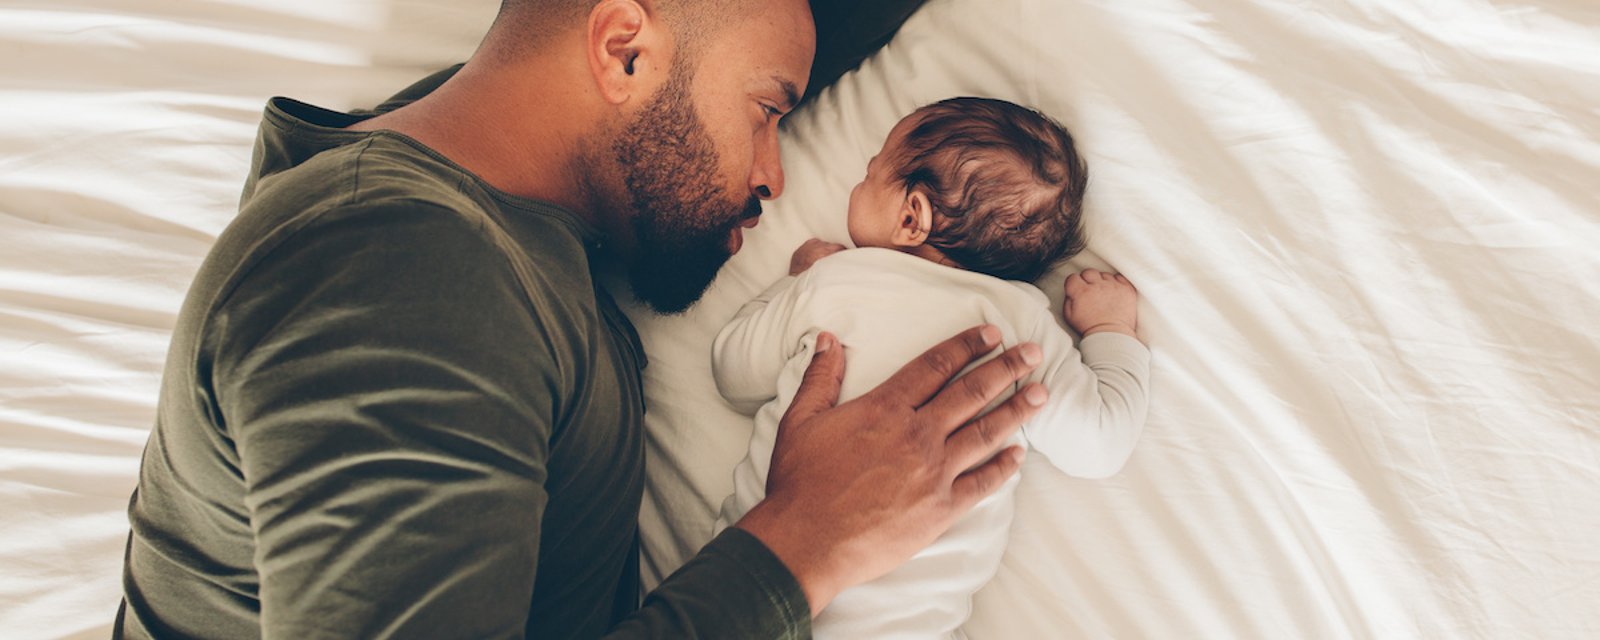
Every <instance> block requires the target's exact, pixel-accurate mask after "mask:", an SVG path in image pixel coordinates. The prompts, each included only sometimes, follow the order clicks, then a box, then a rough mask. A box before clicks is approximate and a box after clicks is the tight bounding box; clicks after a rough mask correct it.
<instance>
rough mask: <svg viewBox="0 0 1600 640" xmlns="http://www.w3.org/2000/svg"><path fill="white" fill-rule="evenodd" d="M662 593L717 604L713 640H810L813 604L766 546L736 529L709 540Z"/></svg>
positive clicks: (725, 531) (675, 575)
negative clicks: (718, 615) (688, 594)
mask: <svg viewBox="0 0 1600 640" xmlns="http://www.w3.org/2000/svg"><path fill="white" fill-rule="evenodd" d="M661 588H662V589H666V590H670V591H675V592H679V593H684V592H691V593H699V594H701V595H702V597H706V598H708V599H715V600H716V609H718V610H720V612H721V613H722V617H723V620H722V621H721V623H720V624H717V625H716V626H719V627H722V628H721V629H719V630H718V633H715V634H713V635H715V636H716V637H728V638H774V639H781V640H803V639H806V638H810V637H811V604H810V603H809V602H808V601H807V600H806V594H805V591H803V590H802V589H801V588H800V582H799V581H797V580H795V577H794V574H793V573H791V572H790V571H789V568H788V567H787V566H785V565H784V564H783V561H782V560H779V559H778V556H776V555H774V554H773V553H772V551H771V550H770V549H768V548H767V545H766V544H764V543H762V542H761V540H760V539H758V538H756V537H755V536H753V535H751V534H750V532H748V531H745V530H743V529H740V528H738V527H729V528H727V529H725V530H724V531H723V532H722V533H721V534H719V535H718V536H717V537H716V538H713V539H712V540H711V542H709V543H707V544H706V546H705V547H703V548H701V549H700V553H699V554H697V555H696V556H695V557H694V558H693V559H691V560H690V561H689V563H688V564H685V565H684V566H683V567H682V568H681V569H678V571H677V572H676V573H674V574H673V575H672V577H670V578H668V579H667V580H666V582H664V583H662V586H661ZM660 590H661V589H658V592H659V591H660Z"/></svg>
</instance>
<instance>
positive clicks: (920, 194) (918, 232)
mask: <svg viewBox="0 0 1600 640" xmlns="http://www.w3.org/2000/svg"><path fill="white" fill-rule="evenodd" d="M898 216H899V217H898V218H896V219H895V226H894V235H893V237H891V238H890V239H891V240H893V241H894V244H895V246H897V247H919V246H922V243H924V242H927V241H928V234H929V233H931V232H932V231H933V206H932V205H931V203H929V202H928V194H927V193H926V192H924V191H922V190H921V189H911V190H910V191H907V192H906V197H905V200H904V201H902V202H901V204H900V213H899V214H898Z"/></svg>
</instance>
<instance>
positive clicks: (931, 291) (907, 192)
mask: <svg viewBox="0 0 1600 640" xmlns="http://www.w3.org/2000/svg"><path fill="white" fill-rule="evenodd" d="M1087 177H1088V173H1087V168H1086V167H1085V166H1084V164H1083V161H1082V160H1081V159H1080V158H1079V157H1078V155H1077V152H1076V150H1075V149H1074V148H1073V144H1072V136H1071V135H1069V134H1068V133H1067V132H1066V131H1065V130H1064V129H1062V127H1061V126H1060V125H1059V124H1057V123H1055V122H1054V121H1052V120H1050V119H1049V118H1047V117H1045V116H1044V115H1041V114H1039V113H1038V112H1035V111H1033V110H1030V109H1026V108H1023V107H1020V106H1017V105H1015V104H1011V103H1009V102H1005V101H1001V100H989V99H981V98H955V99H951V100H945V101H943V102H939V103H937V104H933V105H929V106H926V107H923V108H921V109H918V110H917V111H915V112H913V113H912V114H911V115H909V116H907V117H906V118H905V119H903V120H901V121H900V122H899V124H897V125H895V127H894V129H893V130H892V131H890V132H889V137H888V139H887V140H886V141H885V142H884V145H883V149H882V150H881V151H879V152H878V155H877V156H875V157H873V158H872V160H871V161H870V162H869V163H868V164H867V175H866V178H865V179H863V180H862V181H861V183H860V184H858V185H856V187H855V190H854V191H851V193H850V208H849V209H850V210H849V231H850V240H851V241H852V242H854V243H855V245H856V246H857V247H861V248H859V249H854V250H848V251H841V250H842V249H843V247H841V246H839V245H830V244H828V243H824V242H821V241H818V240H811V241H808V242H807V243H806V244H805V245H803V246H801V247H800V249H799V250H797V251H796V252H795V254H794V256H793V260H792V261H791V263H790V275H789V276H788V277H785V278H783V279H781V280H779V281H778V282H777V283H776V284H774V285H773V286H772V287H771V288H769V289H768V290H767V291H766V292H765V293H763V294H761V296H759V297H757V298H756V299H755V300H753V301H751V302H750V303H748V304H746V305H745V306H744V307H743V308H742V309H740V310H739V313H738V315H737V316H735V317H734V319H733V321H732V322H730V323H729V324H728V326H727V327H726V328H724V329H723V330H722V332H721V333H720V334H719V335H718V336H717V339H716V342H715V344H714V347H713V356H712V357H713V360H712V362H713V368H714V371H715V374H716V380H717V387H718V389H719V390H721V392H722V395H723V396H724V397H725V398H727V399H728V401H729V402H730V403H732V404H733V406H734V407H735V408H738V409H740V410H741V411H746V412H748V413H752V414H753V415H754V416H755V434H754V436H753V437H752V439H751V442H750V454H749V456H748V457H746V458H745V460H744V461H743V462H741V463H740V464H739V467H738V468H737V470H736V471H735V472H734V493H733V495H732V496H731V497H729V498H728V499H727V500H726V501H725V502H724V503H723V506H722V517H721V518H720V519H719V522H718V527H717V528H718V530H721V528H723V527H725V526H727V524H728V523H732V522H735V521H737V520H738V519H739V518H740V517H741V516H743V515H744V514H745V512H747V511H749V510H750V508H751V507H754V506H755V504H756V503H757V502H759V501H760V500H761V499H762V497H763V495H764V493H765V492H764V489H765V487H766V478H767V468H768V463H769V460H770V458H771V456H772V445H773V441H774V439H775V438H776V435H777V429H778V420H779V418H781V417H782V416H783V413H784V411H785V410H786V409H787V408H788V406H789V402H790V400H791V399H793V397H794V393H795V390H796V389H797V388H798V387H799V384H800V379H801V376H802V374H803V373H804V372H805V369H806V366H807V364H808V363H810V361H811V354H812V346H813V344H814V341H815V339H816V336H817V334H818V333H820V332H822V331H823V330H827V331H830V332H832V333H834V334H835V335H837V336H838V337H839V340H840V343H841V344H844V345H845V346H846V347H847V348H849V351H848V353H849V359H848V360H849V362H848V364H847V365H846V367H845V377H844V383H843V389H842V392H841V395H840V401H841V402H842V401H845V400H849V399H851V398H853V397H856V396H858V395H861V394H862V393H865V392H867V391H869V390H871V389H872V388H873V387H874V386H876V385H878V384H879V383H881V382H883V381H884V380H886V379H888V377H889V376H890V375H891V374H893V373H894V372H895V370H897V369H898V368H899V367H900V366H901V365H902V364H904V363H905V362H908V361H910V360H911V359H913V358H914V357H916V356H917V355H918V354H920V353H922V351H923V350H925V349H927V348H928V347H930V346H932V345H933V344H935V343H937V342H939V341H940V340H942V339H944V338H946V337H949V336H951V335H954V334H956V333H958V332H960V331H961V330H963V329H966V328H969V327H972V326H975V325H978V324H984V323H988V324H992V325H994V326H996V327H998V328H999V329H1000V331H1001V334H1002V336H1003V346H1004V347H1011V346H1015V345H1017V344H1019V343H1022V342H1034V343H1037V344H1038V345H1039V346H1040V347H1041V349H1042V350H1043V353H1044V360H1043V362H1041V363H1040V364H1039V365H1038V367H1037V368H1035V369H1034V371H1033V373H1031V374H1030V375H1029V376H1028V377H1027V378H1025V379H1023V380H1022V381H1020V382H1018V383H1017V386H1018V388H1020V387H1021V386H1022V385H1025V384H1028V383H1032V382H1038V383H1041V384H1043V385H1044V386H1045V388H1047V389H1048V390H1049V392H1050V400H1049V402H1048V403H1047V404H1046V406H1045V407H1043V409H1042V410H1041V411H1040V412H1039V413H1038V414H1037V415H1036V416H1035V417H1034V418H1033V419H1032V420H1030V421H1029V422H1028V423H1027V424H1025V425H1024V426H1023V428H1022V431H1021V433H1019V434H1018V436H1017V437H1015V438H1014V439H1013V443H1015V444H1021V445H1022V446H1025V447H1028V448H1031V449H1033V450H1035V451H1037V452H1039V453H1042V454H1044V456H1045V457H1046V458H1048V459H1049V461H1050V462H1051V463H1052V464H1053V465H1054V466H1055V467H1057V468H1058V469H1060V470H1062V471H1064V472H1066V473H1068V474H1070V475H1074V476H1079V477H1084V478H1104V477H1107V476H1110V475H1112V474H1114V473H1116V472H1117V471H1118V470H1119V469H1121V468H1122V465H1123V463H1124V462H1125V461H1126V460H1127V459H1128V456H1129V455H1130V454H1131V453H1132V452H1133V447H1134V444H1135V442H1136V441H1137V440H1138V438H1139V432H1140V431H1141V430H1142V428H1143V425H1144V419H1145V411H1146V407H1147V401H1146V388H1147V385H1148V378H1149V363H1150V351H1149V350H1148V349H1146V348H1145V346H1144V344H1143V343H1141V342H1140V341H1139V340H1138V337H1137V336H1136V334H1135V329H1136V327H1137V322H1136V320H1137V318H1136V309H1137V301H1138V294H1137V292H1135V290H1134V288H1133V285H1132V284H1130V283H1129V282H1128V280H1127V279H1126V278H1124V277H1122V276H1121V275H1112V274H1107V273H1101V272H1099V271H1095V270H1093V269H1090V270H1086V271H1083V272H1082V273H1078V274H1073V275H1071V276H1069V277H1068V278H1067V280H1066V284H1065V293H1066V304H1065V308H1064V309H1063V315H1064V317H1065V320H1066V322H1067V324H1069V325H1071V326H1072V328H1073V329H1075V330H1076V331H1078V332H1079V333H1080V334H1082V336H1083V339H1082V341H1081V343H1080V344H1079V346H1078V348H1074V347H1073V341H1072V337H1071V336H1069V335H1068V334H1067V332H1065V331H1063V330H1062V329H1061V328H1060V326H1059V325H1057V324H1056V318H1055V313H1054V312H1053V311H1052V310H1051V309H1050V308H1049V307H1050V304H1049V301H1048V299H1047V298H1046V297H1045V295H1044V293H1043V292H1041V291H1039V290H1038V289H1036V288H1034V287H1033V286H1032V285H1030V284H1026V283H1027V282H1028V281H1032V280H1035V279H1037V278H1038V277H1040V276H1041V275H1042V274H1043V273H1044V272H1045V271H1046V270H1048V269H1049V268H1050V267H1051V266H1053V265H1054V264H1057V263H1059V262H1060V261H1062V260H1065V259H1066V258H1068V257H1071V256H1072V255H1073V254H1075V253H1077V252H1078V251H1079V250H1081V249H1082V248H1083V245H1084V240H1083V235H1082V232H1081V228H1080V217H1081V211H1082V202H1083V193H1084V189H1085V185H1086V182H1087ZM1079 349H1081V350H1082V355H1081V357H1080V355H1079ZM997 352H998V350H997ZM840 445H841V446H849V443H840ZM1016 483H1017V478H1016V477H1013V478H1012V479H1011V480H1010V481H1009V482H1008V483H1007V484H1006V485H1005V487H1004V488H1002V489H1001V490H1000V491H998V492H996V493H995V494H994V495H992V496H990V497H989V498H987V499H985V500H984V501H983V502H981V503H980V504H979V505H978V506H977V507H976V508H975V509H973V510H972V512H970V513H969V514H967V515H966V516H964V517H963V518H962V519H961V520H959V521H958V522H957V523H956V524H955V526H954V527H952V528H951V529H950V530H949V532H948V533H946V534H945V535H943V536H942V537H940V538H939V539H938V540H937V541H936V542H934V544H933V545H932V546H930V547H928V548H927V549H926V550H924V551H922V552H921V553H919V554H917V555H916V556H915V557H913V558H912V559H911V560H910V561H908V562H907V563H906V564H904V565H902V566H901V567H900V568H898V569H896V570H894V571H893V572H890V573H889V574H887V575H885V576H883V577H882V578H879V579H877V580H874V581H872V582H869V583H867V584H864V585H860V586H858V587H855V588H852V589H849V590H846V591H844V592H843V593H841V594H840V595H839V596H838V597H837V598H835V599H834V600H833V602H832V603H831V604H829V605H828V607H827V608H826V609H825V610H823V612H822V613H821V615H820V616H818V617H817V619H816V621H815V625H814V633H815V635H816V637H818V638H823V639H828V638H863V639H881V638H944V637H960V631H959V628H960V626H961V624H962V623H963V622H964V621H965V620H966V619H967V618H968V616H969V613H970V610H971V602H972V595H973V594H974V593H976V592H977V591H978V589H979V588H980V587H982V586H983V585H984V583H986V582H988V581H989V579H990V578H992V577H993V576H994V574H995V572H996V571H997V570H998V568H999V565H1000V556H1001V552H1002V551H1003V550H1004V547H1005V543H1006V537H1007V531H1008V529H1009V528H1010V526H1011V519H1012V513H1013V498H1014V494H1015V491H1016Z"/></svg>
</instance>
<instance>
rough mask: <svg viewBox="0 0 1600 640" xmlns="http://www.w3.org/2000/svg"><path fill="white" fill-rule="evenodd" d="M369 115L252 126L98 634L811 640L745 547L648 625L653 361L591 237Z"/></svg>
mask: <svg viewBox="0 0 1600 640" xmlns="http://www.w3.org/2000/svg"><path fill="white" fill-rule="evenodd" d="M441 79H442V78H439V77H436V78H435V79H434V82H432V83H430V84H428V85H425V86H420V87H416V88H413V90H411V92H412V95H409V96H407V95H402V96H400V97H399V98H398V99H396V100H392V101H390V102H389V103H386V105H385V107H383V108H396V107H398V106H399V105H402V104H404V103H405V102H406V101H407V100H409V99H414V98H415V97H417V94H420V93H425V92H426V91H428V90H429V89H431V88H432V86H433V85H436V84H437V82H438V81H439V80H441ZM358 119H359V118H358V117H357V116H353V115H349V114H343V113H336V112H332V111H327V110H324V109H319V108H317V107H313V106H310V105H306V104H303V103H298V102H295V101H292V100H287V99H282V98H279V99H274V100H273V101H272V102H271V103H270V104H269V105H268V108H267V112H266V115H265V118H264V121H263V123H262V127H261V131H260V137H259V138H258V141H257V146H256V154H255V161H254V168H253V172H252V175H251V176H250V178H249V180H248V182H247V184H246V187H245V193H244V197H243V200H242V203H241V207H240V213H239V216H238V218H237V219H235V220H234V221H233V223H232V224H231V225H230V226H229V227H228V229H227V230H226V231H225V232H224V233H223V234H222V235H221V237H220V238H219V239H218V240H217V243H216V245H215V246H214V248H213V250H212V251H211V253H210V255H209V256H208V257H207V258H206V261H205V263H204V264H203V265H202V266H201V268H200V271H199V274H198V275H197V276H196V278H195V281H194V284H193V286H192V288H191V289H190V291H189V295H188V297H187V299H186V301H185V303H184V306H183V308H182V311H181V312H180V315H179V318H178V323H177V327H176V330H175V333H174V336H173V341H172V345H171V349H170V352H169V356H168V361H167V365H166V371H165V374H164V377H163V380H162V387H161V397H160V401H159V405H158V416H157V423H156V425H155V427H154V429H153V431H152V432H151V436H150V440H149V443H148V445H147V447H146V449H145V453H144V458H143V462H142V465H141V468H140V474H139V483H138V486H137V489H136V491H135V494H134V496H133V498H132V500H131V502H130V505H129V520H130V523H131V526H132V531H131V534H130V537H129V541H128V548H127V555H126V564H125V569H124V587H125V588H124V594H125V595H124V601H123V607H122V611H121V612H120V613H119V616H118V617H119V621H118V624H117V630H116V633H117V636H118V637H129V638H140V637H205V638H255V637H270V638H296V639H297V640H298V639H302V638H452V637H456V638H521V637H531V638H596V637H601V636H606V637H613V638H646V637H657V638H661V637H670V638H693V637H716V638H725V637H737V638H800V637H806V636H808V635H809V624H810V612H809V610H808V607H807V603H806V600H805V596H804V593H803V592H802V591H801V590H800V587H799V585H798V584H797V583H796V581H795V579H794V577H793V576H792V575H791V574H790V573H789V571H788V570H787V569H786V568H785V567H784V566H783V564H782V563H781V562H780V561H779V560H778V559H777V558H776V557H775V556H774V555H773V554H772V553H771V552H770V551H769V550H768V549H767V548H766V547H765V546H764V545H762V544H761V542H760V541H759V540H757V539H756V538H754V537H753V536H750V535H749V534H747V533H744V532H743V531H739V530H729V531H727V532H725V533H724V535H722V536H719V537H718V538H717V539H715V540H713V541H712V542H711V543H709V544H708V545H707V546H706V547H705V549H704V550H703V551H702V552H701V553H700V554H699V555H698V556H696V557H695V558H694V559H692V560H691V561H690V562H689V563H688V564H687V565H685V566H684V567H682V568H681V569H680V570H679V571H678V572H676V573H675V574H674V575H672V576H671V577H669V578H668V579H667V580H666V581H665V582H663V583H662V584H661V585H660V587H659V588H657V589H656V590H655V591H654V592H653V593H651V594H649V595H648V596H646V597H645V599H644V601H643V604H642V606H641V604H640V602H639V572H638V564H637V552H638V543H637V535H638V531H637V529H638V525H637V518H638V511H639V505H640V500H641V495H642V491H643V482H644V473H643V465H644V451H643V441H644V435H643V422H642V415H643V410H644V409H643V396H642V393H641V384H640V377H639V370H640V368H641V367H642V366H644V356H643V351H642V349H641V348H640V345H639V343H638V339H637V337H636V335H635V333H634V331H633V328H632V326H631V325H630V324H629V323H628V321H627V319H626V318H625V317H624V316H623V315H622V313H620V311H619V310H618V309H617V307H616V305H615V304H614V303H613V302H612V300H611V299H610V297H609V296H608V295H607V294H606V292H605V291H604V290H603V289H602V288H601V287H599V286H597V284H596V283H595V281H594V278H593V277H592V275H591V268H592V264H591V260H592V259H594V258H597V256H598V255H599V253H598V252H597V251H596V247H597V246H598V239H599V238H598V236H597V234H596V232H595V230H594V229H592V228H591V227H589V226H588V225H587V224H585V223H584V222H583V221H582V220H581V219H580V218H578V217H577V216H575V215H573V214H572V213H570V212H567V211H565V210H562V209H560V208H558V207H555V206H552V205H549V204H546V203H542V202H535V201H531V200H526V199H521V198H516V197H513V196H510V195H508V194H505V193H502V192H499V191H497V190H495V189H494V188H492V187H491V186H489V185H487V184H485V183H483V182H482V181H481V180H480V179H478V178H477V177H476V176H474V175H473V174H471V173H470V172H468V171H466V170H465V169H463V168H461V167H459V166H458V165H455V164H454V163H452V162H450V161H449V160H448V159H447V158H445V157H443V156H441V155H439V154H437V153H436V152H434V151H432V150H431V149H429V148H427V147H426V146H424V145H422V144H420V143H418V142H416V141H415V140H412V139H410V138H407V137H405V136H402V135H400V134H397V133H393V132H377V133H360V132H352V131H347V130H344V129H343V127H345V126H347V125H349V124H351V123H353V122H355V121H356V120H358Z"/></svg>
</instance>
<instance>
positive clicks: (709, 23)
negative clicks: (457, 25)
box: [489, 0, 761, 59]
mask: <svg viewBox="0 0 1600 640" xmlns="http://www.w3.org/2000/svg"><path fill="white" fill-rule="evenodd" d="M636 1H637V2H638V3H639V4H640V5H642V6H644V7H645V8H646V9H647V10H650V11H653V12H659V15H660V16H661V18H662V20H663V21H664V22H666V23H667V25H668V26H669V27H670V28H671V29H672V31H673V36H674V39H675V40H676V41H677V43H678V48H679V50H680V51H682V52H684V53H685V55H686V58H688V59H692V58H693V52H694V49H695V47H694V45H695V43H697V42H700V41H701V40H702V39H703V38H704V37H705V36H707V35H709V34H711V33H713V32H715V31H716V29H717V27H718V26H721V25H725V24H727V23H728V22H730V20H729V18H730V17H732V16H737V15H742V14H747V13H748V12H750V11H752V10H753V9H754V8H755V7H756V6H757V5H759V4H761V3H760V2H755V1H752V0H636ZM598 2H599V0H502V2H501V3H500V13H499V15H498V16H496V17H495V21H494V26H492V27H490V29H489V33H490V35H491V36H492V37H498V39H499V40H500V41H501V42H503V43H505V44H507V45H510V46H511V48H512V49H513V51H514V52H527V51H531V50H535V49H537V48H538V47H540V46H541V45H543V44H544V43H546V42H549V41H550V40H551V39H552V36H554V35H557V34H560V33H563V32H566V31H569V30H572V29H576V28H579V27H581V26H582V25H583V24H584V21H585V20H587V19H588V17H589V12H590V10H592V9H594V6H595V5H596V4H598Z"/></svg>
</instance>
